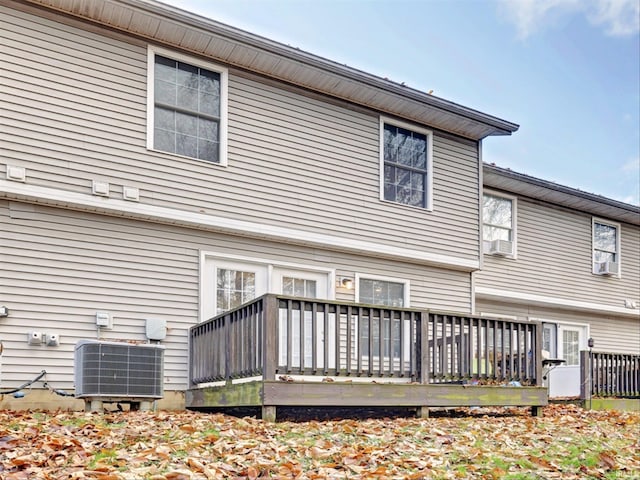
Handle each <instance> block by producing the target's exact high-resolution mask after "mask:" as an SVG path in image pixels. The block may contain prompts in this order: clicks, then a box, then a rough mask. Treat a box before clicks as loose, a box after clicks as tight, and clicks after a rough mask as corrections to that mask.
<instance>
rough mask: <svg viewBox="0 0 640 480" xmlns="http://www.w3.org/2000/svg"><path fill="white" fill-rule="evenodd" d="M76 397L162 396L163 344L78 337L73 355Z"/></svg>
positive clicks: (118, 399)
mask: <svg viewBox="0 0 640 480" xmlns="http://www.w3.org/2000/svg"><path fill="white" fill-rule="evenodd" d="M74 373H75V388H76V393H75V396H76V398H85V399H96V400H104V401H132V400H138V401H140V400H151V399H159V398H162V397H163V395H164V381H163V379H164V347H163V346H161V345H155V344H154V345H150V344H141V345H134V344H130V343H120V342H101V341H96V340H80V341H79V342H78V343H77V344H76V348H75V358H74Z"/></svg>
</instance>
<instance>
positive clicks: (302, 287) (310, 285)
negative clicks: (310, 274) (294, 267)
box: [282, 277, 316, 298]
mask: <svg viewBox="0 0 640 480" xmlns="http://www.w3.org/2000/svg"><path fill="white" fill-rule="evenodd" d="M282 293H283V294H284V295H292V296H295V297H306V298H316V281H315V280H307V279H304V278H294V277H282Z"/></svg>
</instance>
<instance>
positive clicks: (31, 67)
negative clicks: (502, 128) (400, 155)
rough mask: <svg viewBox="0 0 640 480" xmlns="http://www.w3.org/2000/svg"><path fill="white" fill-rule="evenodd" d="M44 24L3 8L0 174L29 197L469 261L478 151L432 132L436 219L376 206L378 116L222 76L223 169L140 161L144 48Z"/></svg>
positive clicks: (173, 160) (239, 75) (143, 155)
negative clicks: (119, 204) (82, 198)
mask: <svg viewBox="0 0 640 480" xmlns="http://www.w3.org/2000/svg"><path fill="white" fill-rule="evenodd" d="M54 18H55V17H52V18H51V19H48V18H41V17H36V16H32V15H30V14H27V13H24V12H20V11H15V10H11V9H8V8H7V7H0V42H1V43H2V44H3V47H4V48H3V49H2V50H1V51H0V62H1V63H2V65H3V70H2V73H1V74H0V102H1V105H2V108H3V110H4V112H5V115H6V118H5V119H4V122H5V125H3V130H2V132H0V140H2V142H3V149H2V152H0V158H1V160H2V161H1V162H0V163H3V164H14V165H19V166H23V167H25V168H26V169H27V183H28V184H30V185H40V186H46V187H51V188H56V189H61V190H67V191H74V192H80V193H86V194H90V191H91V181H92V180H94V179H97V180H106V181H109V182H110V183H111V184H112V196H113V197H114V198H121V197H120V195H121V190H122V186H123V185H126V186H136V187H139V188H140V202H141V203H145V204H153V205H157V206H163V207H170V208H176V209H180V210H186V211H192V212H201V211H205V212H208V213H212V214H215V215H220V216H224V217H229V218H242V219H243V220H248V221H255V222H260V223H266V224H271V225H279V226H284V227H290V228H295V229H299V230H304V231H308V232H315V233H322V234H333V235H336V236H339V237H341V238H347V239H358V240H365V241H370V242H376V243H381V244H389V245H394V246H399V247H402V248H411V249H417V250H425V251H429V252H431V253H433V254H443V255H450V256H455V257H457V258H461V259H465V260H474V259H477V258H478V235H479V229H478V190H479V189H478V178H479V172H478V152H477V150H478V149H477V144H476V143H475V142H471V141H468V140H464V139H461V138H456V137H452V136H447V135H444V134H441V133H439V132H434V138H433V154H434V158H433V168H434V182H433V205H434V211H433V212H427V211H425V210H423V209H419V208H411V207H407V206H402V205H398V204H394V203H390V202H383V201H380V200H379V196H380V191H379V190H380V188H379V175H380V167H379V116H378V114H377V113H376V112H371V111H366V110H363V109H362V108H353V107H352V106H349V105H347V104H344V103H339V102H336V101H328V100H327V99H323V98H322V97H319V96H318V95H311V94H307V93H305V92H303V91H302V90H296V89H293V88H287V87H285V86H284V85H278V84H276V83H274V82H266V81H262V80H260V79H259V78H258V77H255V76H252V75H250V74H247V73H245V72H239V71H235V70H233V69H230V76H229V109H228V110H229V139H228V140H229V142H228V167H220V166H217V165H212V164H208V163H206V162H202V161H196V160H191V159H186V158H180V157H177V156H173V155H169V154H163V153H159V152H153V151H148V150H147V149H146V122H147V118H146V89H147V86H146V79H147V72H146V60H147V53H146V47H145V45H143V44H141V43H140V42H139V41H133V40H132V41H131V42H129V41H126V42H125V41H122V40H121V38H122V37H121V36H116V35H114V34H106V33H105V35H101V34H97V33H94V32H90V31H85V30H82V29H79V28H76V27H73V26H69V25H65V24H63V23H60V22H56V21H54ZM94 29H95V28H94ZM96 31H97V30H96ZM424 127H426V128H428V127H429V126H428V125H426V126H424ZM409 225H410V227H409Z"/></svg>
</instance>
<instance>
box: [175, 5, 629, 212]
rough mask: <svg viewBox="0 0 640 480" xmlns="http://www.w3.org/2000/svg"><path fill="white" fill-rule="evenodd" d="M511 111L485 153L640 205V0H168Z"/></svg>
mask: <svg viewBox="0 0 640 480" xmlns="http://www.w3.org/2000/svg"><path fill="white" fill-rule="evenodd" d="M164 1H165V3H169V4H171V5H174V6H176V7H179V8H182V9H185V10H188V11H190V12H193V13H197V14H200V15H203V16H206V17H208V18H211V19H214V20H217V21H220V22H222V23H226V24H228V25H232V26H234V27H237V28H240V29H243V30H246V31H248V32H251V33H254V34H257V35H261V36H263V37H267V38H269V39H271V40H275V41H278V42H281V43H284V44H287V45H290V46H292V47H296V48H299V49H301V50H304V51H306V52H309V53H312V54H315V55H319V56H321V57H324V58H327V59H329V60H333V61H336V62H338V63H342V64H346V65H348V66H350V67H353V68H357V69H359V70H363V71H365V72H367V73H370V74H374V75H377V76H380V77H386V78H389V79H390V80H393V81H396V82H404V83H405V84H407V85H408V86H410V87H413V88H416V89H418V90H421V91H424V92H428V91H430V90H433V95H435V96H437V97H440V98H443V99H446V100H449V101H452V102H455V103H458V104H461V105H464V106H465V107H469V108H473V109H475V110H479V111H481V112H484V113H487V114H490V115H493V116H496V117H499V118H502V119H504V120H508V121H510V122H514V123H516V124H518V125H520V129H519V130H518V131H517V132H516V133H514V134H513V135H512V136H506V137H505V136H498V137H489V138H487V139H485V140H484V141H483V160H484V161H485V162H487V163H495V164H496V165H498V166H500V167H504V168H510V169H512V170H514V171H517V172H520V173H524V174H527V175H532V176H534V177H538V178H542V179H544V180H548V181H552V182H557V183H560V184H563V185H567V186H570V187H573V188H578V189H580V190H583V191H586V192H590V193H596V194H599V195H604V196H606V197H609V198H612V199H615V200H620V201H623V202H626V203H631V204H634V205H640V0H164Z"/></svg>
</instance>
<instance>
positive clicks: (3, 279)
mask: <svg viewBox="0 0 640 480" xmlns="http://www.w3.org/2000/svg"><path fill="white" fill-rule="evenodd" d="M0 224H1V225H2V226H3V228H2V229H0V269H1V274H0V291H1V292H2V304H3V305H6V306H7V307H8V308H9V310H10V312H11V314H10V316H9V317H7V318H4V319H2V322H1V324H0V339H1V340H2V342H3V344H4V354H3V355H2V364H3V365H2V379H1V380H2V386H3V388H5V387H7V388H8V387H11V386H17V385H20V384H22V383H24V382H25V381H26V380H28V379H31V378H33V377H35V376H36V375H37V374H38V373H39V372H40V371H41V370H42V369H46V370H47V372H48V375H47V380H48V381H49V382H50V383H51V384H52V385H54V386H55V387H56V388H66V389H71V388H73V349H74V346H75V344H76V342H77V341H78V340H80V339H86V338H89V339H95V338H97V335H98V331H97V328H96V325H95V313H96V312H97V311H107V312H109V313H111V315H112V316H113V329H112V330H108V329H102V330H101V338H103V339H106V340H129V341H145V336H144V325H145V319H147V318H160V319H165V320H166V321H167V324H168V335H167V338H166V340H165V341H163V342H162V344H163V345H165V347H166V350H165V389H167V390H182V389H185V388H186V384H187V372H188V341H187V331H188V328H189V327H190V326H191V325H194V324H195V323H197V321H198V315H199V295H200V293H199V278H200V254H201V252H202V251H206V252H215V253H217V254H221V255H235V256H242V257H250V258H256V257H257V258H258V259H261V260H267V261H270V262H273V264H274V265H278V264H280V263H286V264H297V265H308V266H311V267H322V268H326V269H333V268H335V269H336V273H337V275H348V276H351V277H353V276H354V275H355V273H356V272H357V273H360V274H362V275H367V274H369V275H386V276H393V277H398V278H404V279H407V280H409V282H410V285H411V305H412V306H413V307H417V308H433V309H438V310H453V311H459V312H469V311H470V283H469V282H470V280H469V277H470V275H469V274H468V273H465V272H456V271H450V270H445V269H438V268H432V267H424V266H417V265H411V264H408V263H399V262H391V261H386V260H375V259H370V258H368V257H361V256H355V255H347V254H344V253H337V252H331V251H323V250H318V249H312V248H308V247H301V246H291V245H285V244H280V243H274V242H267V241H260V240H253V239H250V238H245V237H232V236H226V235H222V234H215V233H209V232H204V231H201V230H190V229H184V228H179V227H171V226H165V225H158V224H154V223H150V222H139V221H135V220H130V219H122V218H117V217H109V216H101V215H95V214H91V213H83V212H76V211H72V210H64V209H58V208H53V207H45V206H39V205H33V204H28V203H22V202H9V201H6V200H0ZM338 298H339V299H344V300H353V292H352V291H351V292H347V291H341V292H339V294H338ZM30 331H39V332H45V333H57V334H58V335H59V336H60V339H61V340H60V343H61V344H60V346H59V347H47V346H29V345H28V344H27V335H28V332H30Z"/></svg>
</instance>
